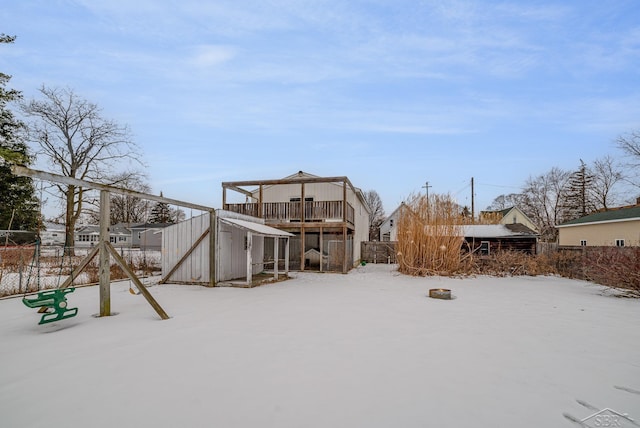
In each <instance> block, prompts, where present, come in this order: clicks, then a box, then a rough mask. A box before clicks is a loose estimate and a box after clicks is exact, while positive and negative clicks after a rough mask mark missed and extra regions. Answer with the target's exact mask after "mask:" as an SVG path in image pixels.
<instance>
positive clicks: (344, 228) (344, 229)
mask: <svg viewBox="0 0 640 428" xmlns="http://www.w3.org/2000/svg"><path fill="white" fill-rule="evenodd" d="M342 253H343V254H342V257H343V258H342V273H347V272H349V269H348V268H347V260H348V258H347V225H346V224H345V225H344V226H342Z"/></svg>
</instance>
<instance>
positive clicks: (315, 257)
mask: <svg viewBox="0 0 640 428" xmlns="http://www.w3.org/2000/svg"><path fill="white" fill-rule="evenodd" d="M231 191H233V192H234V193H233V194H232V193H230V192H231ZM232 196H235V197H236V199H237V198H238V196H239V197H240V198H241V199H244V201H236V202H231V197H232ZM222 204H223V209H225V210H228V211H232V212H236V213H240V214H245V215H251V216H254V217H258V218H262V219H264V220H265V222H266V224H267V225H269V226H271V227H275V228H277V229H280V230H284V231H286V232H290V233H292V234H293V235H294V237H293V238H291V240H290V246H291V247H290V251H289V262H290V266H291V268H292V269H297V267H299V269H300V270H319V271H333V272H343V273H346V272H348V271H349V270H350V269H351V268H352V267H354V266H355V265H356V264H357V263H358V262H359V261H360V243H361V242H363V241H367V240H368V235H369V223H370V218H369V217H370V215H371V211H370V208H369V206H368V204H367V203H366V201H365V198H364V195H363V193H362V191H361V190H360V189H358V188H357V187H355V186H354V185H353V184H352V183H351V181H350V180H349V179H348V178H347V177H343V176H341V177H319V176H316V175H312V174H309V173H306V172H303V171H299V172H298V173H296V174H293V175H290V176H288V177H285V178H282V179H274V180H251V181H236V182H223V183H222ZM268 248H270V246H269V245H265V249H268ZM279 254H284V251H280V252H279ZM269 256H273V254H270V253H269V252H268V251H265V257H269Z"/></svg>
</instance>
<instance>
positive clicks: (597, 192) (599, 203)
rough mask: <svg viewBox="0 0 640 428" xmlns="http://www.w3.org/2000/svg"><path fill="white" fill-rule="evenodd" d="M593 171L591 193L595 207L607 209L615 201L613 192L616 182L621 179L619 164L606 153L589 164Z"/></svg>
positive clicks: (615, 195)
mask: <svg viewBox="0 0 640 428" xmlns="http://www.w3.org/2000/svg"><path fill="white" fill-rule="evenodd" d="M591 171H592V173H593V187H592V194H593V199H594V202H595V204H596V208H598V209H604V210H608V209H609V207H610V206H611V205H612V204H616V203H617V194H616V193H615V191H614V190H615V187H616V184H618V183H620V182H621V181H622V179H623V175H622V171H621V169H620V166H619V165H618V164H617V163H616V160H615V159H614V158H612V157H611V156H609V155H607V156H604V157H603V158H600V159H596V160H595V161H594V162H593V165H592V166H591Z"/></svg>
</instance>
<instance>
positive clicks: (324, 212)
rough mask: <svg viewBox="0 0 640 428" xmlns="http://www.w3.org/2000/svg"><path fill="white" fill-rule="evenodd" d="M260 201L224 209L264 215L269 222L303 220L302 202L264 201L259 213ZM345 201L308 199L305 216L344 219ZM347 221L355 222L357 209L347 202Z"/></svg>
mask: <svg viewBox="0 0 640 428" xmlns="http://www.w3.org/2000/svg"><path fill="white" fill-rule="evenodd" d="M259 205H260V204H258V203H255V202H252V203H244V204H225V206H224V209H226V210H228V211H233V212H236V213H239V214H246V215H251V216H254V217H262V218H263V219H265V220H266V221H267V222H272V223H283V222H300V221H302V203H301V202H263V203H262V207H261V208H262V209H261V212H262V215H258V214H259V211H260V210H259V208H260V207H259ZM343 205H344V204H343V201H306V202H304V218H305V221H307V222H319V221H325V220H336V221H340V220H342V218H343V217H342V213H343V211H342V210H343ZM346 205H347V212H346V218H347V222H348V223H350V224H354V221H355V209H354V208H353V207H352V206H351V204H349V203H347V204H346Z"/></svg>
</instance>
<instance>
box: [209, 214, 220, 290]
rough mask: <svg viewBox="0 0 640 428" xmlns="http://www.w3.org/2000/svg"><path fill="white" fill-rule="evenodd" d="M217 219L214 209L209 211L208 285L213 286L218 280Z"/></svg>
mask: <svg viewBox="0 0 640 428" xmlns="http://www.w3.org/2000/svg"><path fill="white" fill-rule="evenodd" d="M217 248H218V220H217V218H216V211H215V210H211V211H209V286H210V287H215V286H216V282H217V280H218V277H217V270H218V265H217V263H218V259H217V255H218V251H217Z"/></svg>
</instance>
